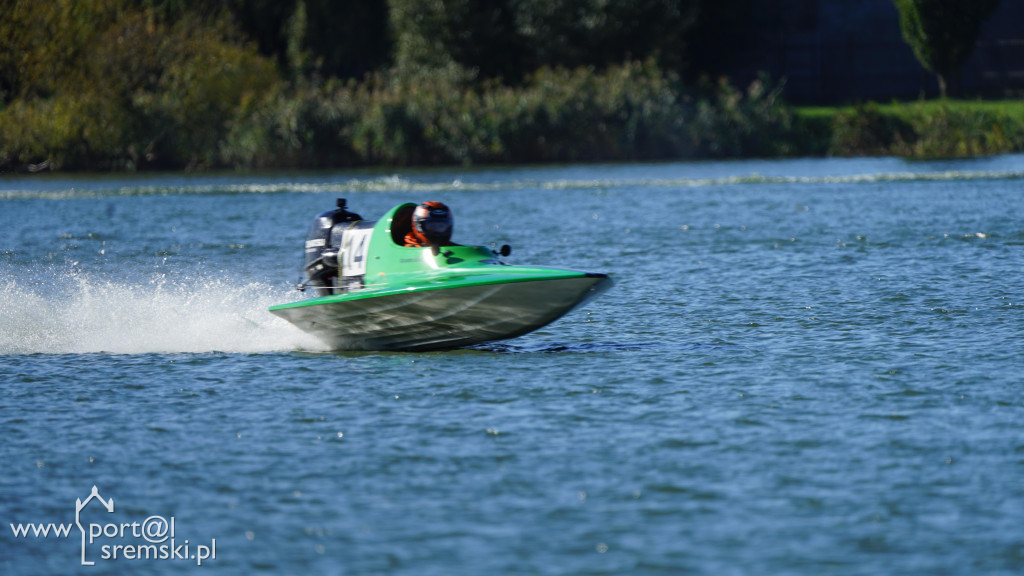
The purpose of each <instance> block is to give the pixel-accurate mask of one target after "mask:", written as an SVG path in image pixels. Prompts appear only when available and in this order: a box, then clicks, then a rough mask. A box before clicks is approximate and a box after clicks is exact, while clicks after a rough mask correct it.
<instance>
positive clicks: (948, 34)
mask: <svg viewBox="0 0 1024 576" xmlns="http://www.w3.org/2000/svg"><path fill="white" fill-rule="evenodd" d="M893 2H894V3H895V4H896V8H897V10H899V13H900V27H901V28H902V30H903V38H904V39H905V40H906V41H907V43H908V44H910V47H911V48H912V49H913V50H914V55H916V56H917V59H918V61H919V62H921V65H922V66H924V67H925V69H927V70H928V71H930V72H934V73H935V74H936V75H937V76H938V80H939V91H940V92H941V93H942V96H943V97H945V96H946V93H947V86H948V83H949V80H950V79H951V78H953V77H954V76H955V75H956V74H957V73H958V72H959V71H960V69H961V68H962V67H963V65H964V64H966V63H967V59H968V58H970V56H971V52H973V51H974V44H975V43H976V42H977V40H978V34H980V33H981V25H982V24H983V23H984V22H985V20H987V19H988V17H989V16H991V15H992V13H993V12H995V9H996V8H997V7H998V6H999V0H893Z"/></svg>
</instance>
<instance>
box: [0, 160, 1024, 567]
mask: <svg viewBox="0 0 1024 576" xmlns="http://www.w3.org/2000/svg"><path fill="white" fill-rule="evenodd" d="M1022 191H1024V157H1022V156H1003V157H997V158H990V159H982V160H969V161H967V160H965V161H952V162H934V163H906V162H903V161H898V160H891V159H874V160H797V161H778V162H730V163H679V164H652V165H647V164H634V165H597V166H558V167H536V168H515V169H496V170H487V169H473V170H462V169H447V170H438V171H423V172H420V171H403V172H398V173H394V172H380V173H378V172H338V173H294V174H292V173H286V174H267V175H244V174H241V175H239V174H215V175H198V176H181V175H140V176H103V177H96V176H65V175H57V176H50V177H32V178H21V177H11V176H5V177H2V178H0V224H2V226H0V434H2V436H3V439H4V440H3V442H2V443H0V462H2V464H0V466H2V468H0V469H2V470H3V473H2V474H0V520H2V522H3V525H2V528H3V535H2V536H0V572H2V573H4V574H69V573H79V572H80V573H84V574H125V573H140V574H142V573H145V574H153V573H160V574H164V573H167V574H170V573H181V572H186V571H193V570H199V571H206V572H215V573H218V572H219V573H224V574H253V573H273V574H353V575H355V574H403V575H421V574H440V575H461V574H467V575H468V574H679V573H693V574H716V575H717V574H830V573H834V574H1019V573H1021V572H1022V571H1024V392H1022V390H1024V377H1022V374H1024V363H1022V361H1021V357H1022V352H1024V346H1022V342H1024V294H1022V291H1021V285H1022V282H1021V280H1022V273H1021V262H1022V258H1021V255H1022V250H1024V194H1022ZM338 196H344V197H346V198H348V200H349V205H350V207H351V208H352V209H353V210H355V211H357V212H359V213H361V214H362V215H363V216H365V217H367V218H371V219H375V218H377V217H378V216H379V215H380V214H382V213H383V212H384V211H385V210H387V209H388V208H390V207H392V206H394V205H395V204H397V203H400V202H406V201H421V200H428V199H436V200H442V201H444V202H446V203H448V204H449V205H450V206H452V207H453V210H454V212H455V216H456V232H455V240H456V241H459V242H462V243H481V244H489V243H491V242H495V243H497V244H499V245H500V244H502V243H508V244H511V245H512V246H513V248H514V252H513V255H512V257H511V258H510V259H509V260H510V261H511V262H514V263H531V264H543V265H553V266H564V267H572V268H579V269H584V270H590V271H596V272H609V273H611V274H612V275H613V277H614V278H615V281H616V285H615V287H614V288H613V289H611V290H610V291H608V292H607V293H605V294H604V295H603V296H602V297H601V298H599V299H598V300H596V301H594V302H592V303H591V304H589V305H588V306H587V307H586V308H584V309H582V310H579V311H576V312H574V313H573V314H571V315H569V316H567V317H565V318H564V319H562V320H560V321H559V322H557V323H555V324H553V325H551V326H549V327H547V328H545V329H543V330H542V331H540V332H537V333H534V334H531V335H528V336H526V337H522V338H518V339H515V340H512V341H508V342H503V343H497V344H492V345H488V346H483V347H479V348H477V349H471V350H455V351H448V352H434V353H426V354H408V353H345V354H335V353H330V352H326V351H324V350H323V348H322V346H321V345H320V344H319V343H318V342H317V341H316V340H314V339H311V338H310V337H308V336H306V335H304V334H303V333H301V332H299V331H297V330H295V329H293V328H292V327H291V326H290V325H288V324H287V323H285V322H284V321H282V320H279V319H277V318H275V317H274V316H272V315H270V314H269V313H268V312H267V311H266V308H267V307H268V306H270V305H273V304H277V303H282V302H287V301H290V300H294V299H297V298H298V297H300V295H299V294H298V293H297V292H295V291H294V290H293V289H292V286H293V285H294V283H295V281H296V280H297V279H298V273H299V258H300V256H301V244H302V241H303V238H304V234H305V229H306V226H307V225H308V223H309V221H310V220H311V219H312V217H313V216H314V215H315V214H317V213H318V212H320V211H323V210H327V209H330V208H332V207H333V204H334V198H335V197H338ZM93 486H96V487H97V491H98V494H99V496H101V497H102V498H104V499H112V500H113V501H114V506H115V507H114V512H112V513H108V512H107V511H106V510H104V509H103V507H102V506H101V505H100V503H97V504H89V505H88V507H87V508H86V509H85V510H84V511H83V512H81V515H82V516H81V522H82V524H83V530H81V531H80V530H79V529H78V528H77V527H75V528H73V529H72V531H71V532H70V533H69V535H68V536H67V537H61V536H55V535H52V534H51V535H49V536H48V537H41V536H33V535H24V534H23V535H21V536H18V535H16V534H15V529H14V528H13V527H12V526H11V525H12V524H14V525H19V524H28V523H40V524H43V523H54V524H67V523H74V522H75V519H76V504H75V501H76V499H79V500H86V499H87V498H88V497H89V496H90V493H91V490H92V487H93ZM153 516H159V517H162V518H165V519H170V518H172V517H173V519H174V522H175V537H176V540H177V544H181V542H182V541H183V540H185V539H188V540H190V542H191V546H192V548H191V549H190V551H189V552H188V554H183V555H188V556H191V555H194V554H195V553H196V551H197V550H198V549H197V548H196V546H198V545H205V546H209V545H210V544H212V540H216V558H215V559H208V560H206V561H205V562H204V563H203V564H202V567H201V568H197V567H196V566H195V561H193V560H192V559H191V558H186V559H182V558H178V557H175V556H172V557H171V558H166V559H161V558H155V559H154V558H148V559H146V558H143V559H124V558H123V556H124V551H123V549H122V551H121V554H122V557H121V558H120V559H118V560H113V559H110V558H106V559H104V558H102V557H101V554H102V553H103V552H102V549H101V548H100V546H101V545H102V544H104V542H107V540H105V538H106V537H105V536H99V537H98V538H96V539H95V541H93V542H87V543H86V544H84V545H83V543H82V536H83V533H88V532H89V530H90V528H89V525H91V524H95V525H96V526H97V527H101V526H104V525H107V524H110V523H118V524H130V523H132V522H138V523H139V524H142V523H143V520H145V519H148V518H149V517H153ZM131 530H132V528H131V527H129V528H128V531H129V534H128V535H124V534H120V535H118V537H117V538H111V539H108V540H109V542H108V543H111V544H124V545H132V544H147V542H146V541H144V540H143V539H142V538H138V537H134V536H132V535H131V534H130V532H131ZM122 536H123V538H122ZM168 542H169V540H168ZM83 548H85V549H86V551H87V553H88V557H89V559H90V560H91V561H95V562H96V564H95V565H94V566H88V567H87V566H82V565H81V560H82V551H83Z"/></svg>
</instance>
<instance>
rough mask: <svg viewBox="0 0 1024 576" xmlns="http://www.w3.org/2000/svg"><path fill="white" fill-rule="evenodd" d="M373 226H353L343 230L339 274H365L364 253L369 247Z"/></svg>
mask: <svg viewBox="0 0 1024 576" xmlns="http://www.w3.org/2000/svg"><path fill="white" fill-rule="evenodd" d="M372 233H373V228H354V229H351V230H346V231H345V236H343V237H342V239H341V275H342V277H344V276H361V275H363V274H366V253H367V252H368V251H369V249H370V234H372Z"/></svg>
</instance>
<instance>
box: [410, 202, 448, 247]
mask: <svg viewBox="0 0 1024 576" xmlns="http://www.w3.org/2000/svg"><path fill="white" fill-rule="evenodd" d="M452 225H453V219H452V211H451V209H449V208H448V207H447V206H445V205H444V204H443V203H441V202H424V203H422V204H420V205H419V206H417V207H416V210H414V211H413V213H412V229H413V232H414V233H415V234H416V236H419V237H420V238H421V239H423V240H426V242H427V243H428V244H430V245H432V246H444V245H445V244H447V243H448V241H449V240H450V239H451V237H452Z"/></svg>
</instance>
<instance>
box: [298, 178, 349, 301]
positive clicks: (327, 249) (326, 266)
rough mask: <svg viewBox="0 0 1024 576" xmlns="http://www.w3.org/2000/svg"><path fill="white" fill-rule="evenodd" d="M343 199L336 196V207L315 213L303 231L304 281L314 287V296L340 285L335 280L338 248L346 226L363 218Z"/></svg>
mask: <svg viewBox="0 0 1024 576" xmlns="http://www.w3.org/2000/svg"><path fill="white" fill-rule="evenodd" d="M345 205H346V203H345V199H344V198H338V201H337V206H338V208H337V209H336V210H328V211H327V212H324V213H322V214H320V215H318V216H317V217H316V219H315V220H313V223H312V224H310V226H309V232H308V233H307V234H306V252H305V256H306V258H305V266H304V270H305V272H306V282H305V285H306V286H308V287H311V288H314V289H315V290H316V293H317V296H326V295H328V294H335V293H337V292H339V291H340V290H341V289H342V283H341V282H339V281H338V252H339V250H340V249H341V242H342V238H343V237H344V233H345V230H346V229H348V228H351V227H352V226H354V225H356V224H355V223H357V222H360V221H362V220H363V218H362V217H361V216H359V215H358V214H355V213H353V212H349V211H348V210H346V209H345Z"/></svg>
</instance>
